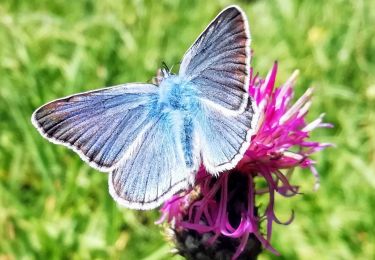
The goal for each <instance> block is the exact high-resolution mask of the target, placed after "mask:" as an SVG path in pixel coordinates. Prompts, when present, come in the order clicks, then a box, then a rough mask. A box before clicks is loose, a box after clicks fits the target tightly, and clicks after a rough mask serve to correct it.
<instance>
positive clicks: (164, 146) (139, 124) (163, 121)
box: [32, 6, 258, 209]
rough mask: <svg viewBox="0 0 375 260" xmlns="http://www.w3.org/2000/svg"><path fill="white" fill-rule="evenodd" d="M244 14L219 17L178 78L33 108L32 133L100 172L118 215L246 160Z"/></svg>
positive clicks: (252, 114) (252, 109)
mask: <svg viewBox="0 0 375 260" xmlns="http://www.w3.org/2000/svg"><path fill="white" fill-rule="evenodd" d="M249 44H250V36H249V31H248V26H247V20H246V17H245V15H244V13H243V12H242V11H241V9H239V8H238V7H236V6H231V7H228V8H227V9H225V10H223V11H222V12H221V13H220V14H219V15H218V16H217V17H216V18H215V19H214V20H213V21H212V22H211V24H210V25H209V26H208V27H207V28H206V30H205V31H204V32H203V33H202V34H201V35H200V36H199V37H198V39H197V40H196V41H195V43H194V44H193V45H192V46H191V47H190V48H189V50H188V51H187V52H186V53H185V55H184V57H183V59H182V62H181V65H180V69H179V73H178V74H177V75H176V74H172V73H170V72H169V71H167V70H166V69H161V70H160V71H161V72H162V73H161V75H159V76H158V77H157V80H156V81H155V84H147V83H129V84H123V85H119V86H114V87H109V88H104V89H99V90H95V91H89V92H85V93H80V94H76V95H72V96H69V97H66V98H62V99H58V100H55V101H52V102H50V103H48V104H46V105H44V106H42V107H40V108H38V109H37V110H36V111H35V112H34V113H33V115H32V123H33V124H34V126H35V127H36V128H37V129H38V131H39V132H40V133H41V134H42V135H43V136H44V137H45V138H47V139H48V140H50V141H51V142H53V143H57V144H61V145H64V146H67V147H69V148H70V149H72V150H73V151H75V152H76V153H78V154H79V156H80V157H81V158H82V159H83V160H84V161H86V162H87V163H89V164H90V166H92V167H94V168H95V169H98V170H100V171H104V172H109V179H108V183H109V191H110V194H111V195H112V197H113V198H114V199H115V200H116V201H117V202H118V203H119V204H121V205H123V206H126V207H129V208H136V209H151V208H155V207H157V206H158V205H160V204H161V203H162V202H163V201H165V200H166V199H168V198H169V197H171V196H172V195H173V194H174V193H176V192H178V191H179V190H182V189H187V188H188V187H189V186H191V185H193V184H194V178H195V174H196V172H197V171H198V169H199V167H200V166H201V164H203V165H204V167H205V168H206V169H207V171H208V172H209V173H211V174H220V173H221V172H222V171H225V170H228V169H232V168H234V167H235V165H236V164H237V163H238V162H239V160H240V159H241V158H242V156H243V154H244V152H245V150H246V148H247V146H248V145H249V143H250V137H251V135H252V133H253V131H254V129H255V126H256V123H257V117H258V113H257V108H256V105H255V103H254V101H253V99H252V98H251V97H249V95H248V93H247V90H246V86H247V84H248V82H247V81H248V75H247V74H248V70H249V62H250V51H249Z"/></svg>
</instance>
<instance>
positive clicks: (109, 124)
mask: <svg viewBox="0 0 375 260" xmlns="http://www.w3.org/2000/svg"><path fill="white" fill-rule="evenodd" d="M156 102H157V87H156V86H154V85H152V84H125V85H122V86H118V87H112V88H107V89H102V90H97V91H92V92H87V93H82V94H77V95H73V96H70V97H67V98H62V99H59V100H56V101H52V102H50V103H48V104H46V105H44V106H42V107H40V108H39V109H37V110H36V111H35V112H34V114H33V117H32V121H33V123H34V125H35V126H36V127H37V128H38V130H39V131H40V132H41V134H42V135H44V136H45V137H46V138H47V139H49V140H50V141H52V142H55V143H58V144H62V145H66V146H68V147H69V148H71V149H73V150H74V151H75V152H77V153H78V154H79V155H80V156H81V158H82V159H84V160H85V161H87V162H88V163H89V164H90V165H91V166H93V167H95V168H97V169H99V170H103V171H109V170H110V169H111V168H113V167H114V165H116V164H117V163H118V162H119V161H120V160H121V159H123V157H124V156H125V154H126V152H127V151H128V150H129V149H131V148H132V145H133V143H134V142H135V141H136V140H137V138H140V137H141V134H142V133H144V132H145V131H147V128H148V127H149V122H148V118H149V116H150V113H152V109H153V106H154V105H155V103H156Z"/></svg>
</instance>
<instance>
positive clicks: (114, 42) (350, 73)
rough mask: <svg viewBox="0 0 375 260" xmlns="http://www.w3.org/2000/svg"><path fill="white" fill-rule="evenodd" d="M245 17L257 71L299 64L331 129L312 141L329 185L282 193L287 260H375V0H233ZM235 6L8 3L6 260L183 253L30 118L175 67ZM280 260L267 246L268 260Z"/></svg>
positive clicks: (0, 189)
mask: <svg viewBox="0 0 375 260" xmlns="http://www.w3.org/2000/svg"><path fill="white" fill-rule="evenodd" d="M234 2H237V3H238V4H239V5H241V7H243V8H244V10H245V11H246V13H247V14H248V16H249V21H250V27H251V31H252V38H253V42H252V48H253V49H254V51H255V57H254V59H253V62H252V63H253V66H254V67H255V69H256V70H257V71H259V72H260V73H261V74H263V75H264V74H266V72H267V70H268V69H269V68H270V67H271V66H272V63H273V61H274V60H278V61H279V65H280V66H279V68H280V70H279V75H278V82H279V83H282V82H283V81H284V80H286V79H287V77H288V75H289V74H290V73H291V72H292V71H293V70H294V69H297V68H298V69H300V71H301V75H300V78H299V81H298V84H297V87H296V91H297V94H301V93H302V92H303V91H304V90H305V89H306V88H307V87H309V86H314V87H315V89H316V92H315V97H314V104H313V107H312V111H311V114H310V115H309V119H313V118H314V117H316V116H317V115H319V114H320V113H322V112H326V115H327V116H326V120H327V121H329V122H332V123H334V124H335V128H334V129H327V130H325V129H322V130H318V131H317V132H316V133H315V134H314V136H313V137H314V139H315V140H320V141H326V142H333V143H335V144H336V145H337V147H336V148H331V149H328V150H326V151H324V152H322V153H320V154H318V155H316V156H315V159H316V160H317V162H318V170H319V172H320V174H321V189H320V190H319V191H318V192H317V193H315V192H312V186H313V178H312V177H311V175H310V174H309V173H308V172H307V171H300V172H298V173H297V174H296V175H294V176H293V181H294V182H295V183H298V184H301V186H302V191H303V192H304V193H305V194H304V195H302V196H298V197H294V198H292V199H282V198H278V201H277V212H279V215H280V216H281V217H283V218H284V219H285V218H287V217H288V214H289V213H290V210H291V209H294V210H295V213H296V219H295V221H294V222H293V223H292V224H291V225H289V226H275V228H274V236H273V238H272V243H273V245H274V247H275V248H277V249H278V250H279V251H280V252H281V254H282V256H281V257H280V258H278V259H317V258H318V259H374V258H375V232H374V230H375V214H374V213H373V207H374V205H375V105H374V104H375V38H374V35H375V27H374V24H375V11H374V10H375V2H374V1H371V0H367V1H364V0H363V1H361V0H351V1H349V0H348V1H342V0H332V1H324V0H317V1H291V0H288V1H284V0H283V1H281V0H280V1H262V0H259V1H245V0H243V1H234ZM230 3H232V2H231V1H227V0H221V1H213V0H212V1H198V0H194V1H187V0H186V1H182V0H180V1H178V0H177V1H174V0H165V1H151V0H134V1H130V0H127V1H126V0H124V1H119V0H108V1H97V2H94V1H88V0H87V1H49V0H40V1H21V0H20V1H15V0H3V1H1V3H0V149H1V150H0V238H1V239H0V259H43V258H46V259H60V258H64V259H82V258H83V259H91V258H95V259H108V258H111V259H119V258H121V259H143V258H147V259H149V260H151V259H165V258H171V259H177V258H176V257H172V256H170V254H169V253H168V250H169V247H168V246H167V245H166V243H165V242H164V239H163V234H162V232H161V228H160V227H157V226H155V225H154V224H153V222H154V221H155V220H156V219H157V217H158V212H157V211H154V212H139V211H132V210H127V209H122V208H118V207H117V206H116V204H115V203H114V202H113V201H112V199H111V198H110V196H109V194H108V191H107V178H106V176H105V175H103V174H101V173H98V172H96V171H95V170H92V169H91V168H90V167H89V166H87V165H86V164H84V163H83V162H82V161H80V160H79V158H78V156H77V155H75V154H74V153H73V152H71V151H68V150H67V149H66V148H64V147H61V146H56V145H52V144H50V143H48V142H46V141H45V140H44V139H43V138H41V136H40V135H39V134H38V133H37V131H36V130H35V129H34V128H33V127H32V125H31V123H30V116H31V113H32V112H33V110H34V109H35V108H37V107H38V106H40V105H41V104H43V103H45V102H47V101H50V100H52V99H55V98H58V97H63V96H66V95H69V94H72V93H76V92H80V91H85V90H91V89H95V88H98V87H101V86H110V85H114V84H119V83H124V82H134V81H148V80H150V79H151V78H152V77H153V76H154V74H155V71H156V69H157V68H158V67H159V66H160V64H161V62H162V61H165V62H166V63H167V64H169V65H171V64H177V63H178V62H179V60H180V58H181V57H182V55H183V53H184V51H185V50H186V49H187V48H188V47H189V46H190V44H191V43H192V42H193V41H194V39H195V38H196V36H197V35H198V34H199V33H200V32H201V31H202V30H203V28H205V26H206V25H207V23H208V22H209V21H210V19H211V18H213V17H214V16H215V15H216V14H217V12H218V11H219V10H220V9H221V8H223V7H225V6H226V5H227V4H230ZM272 258H275V257H274V256H273V255H272V254H270V253H267V252H265V253H264V254H263V255H262V257H261V259H272Z"/></svg>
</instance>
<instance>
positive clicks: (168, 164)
mask: <svg viewBox="0 0 375 260" xmlns="http://www.w3.org/2000/svg"><path fill="white" fill-rule="evenodd" d="M180 119H181V118H179V117H177V120H176V119H174V118H173V117H171V115H170V114H161V115H160V116H158V117H155V118H153V119H152V126H151V127H150V128H149V130H148V131H147V132H146V133H145V134H144V136H143V139H142V142H141V143H140V144H139V146H137V148H136V149H135V150H134V152H133V153H132V155H131V156H130V157H129V158H128V159H127V160H123V161H122V162H121V163H120V164H119V166H118V168H116V169H115V170H114V171H113V172H112V173H111V175H110V176H109V180H108V181H109V187H110V188H109V189H110V193H111V195H112V197H113V198H114V199H115V200H116V201H117V202H118V203H120V204H121V205H124V206H126V207H129V208H136V209H150V208H155V207H157V206H159V205H160V204H161V203H162V202H163V201H164V200H166V199H167V198H169V197H171V196H172V195H173V194H174V193H176V192H178V191H179V190H181V189H183V188H185V189H186V188H187V187H188V185H189V184H192V183H193V179H194V176H195V171H196V170H197V169H198V166H199V164H198V162H196V161H195V163H194V165H191V166H190V167H189V166H188V165H187V160H186V158H185V154H184V151H183V150H184V148H183V145H182V142H181V132H180V130H181V129H182V128H180V127H176V125H179V122H176V121H181V120H180Z"/></svg>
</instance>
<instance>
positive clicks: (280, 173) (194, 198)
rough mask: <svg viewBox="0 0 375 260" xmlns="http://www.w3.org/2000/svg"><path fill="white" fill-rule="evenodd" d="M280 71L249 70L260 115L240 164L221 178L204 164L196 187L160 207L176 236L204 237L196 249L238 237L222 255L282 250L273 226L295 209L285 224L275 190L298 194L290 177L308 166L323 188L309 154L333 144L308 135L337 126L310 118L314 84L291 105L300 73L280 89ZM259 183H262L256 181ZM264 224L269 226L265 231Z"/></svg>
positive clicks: (233, 257) (182, 252)
mask: <svg viewBox="0 0 375 260" xmlns="http://www.w3.org/2000/svg"><path fill="white" fill-rule="evenodd" d="M276 74H277V63H275V64H274V66H273V68H272V69H271V70H270V72H269V73H268V75H267V77H266V78H265V79H262V78H259V77H258V75H254V73H253V69H250V82H249V95H251V96H252V97H253V98H254V99H255V101H256V103H257V104H258V107H259V110H260V118H259V123H258V129H257V130H256V134H254V135H253V136H252V141H251V144H250V146H249V147H248V149H247V151H246V152H245V154H244V157H243V158H242V160H241V161H240V162H239V163H238V165H237V166H236V167H235V168H234V169H232V170H230V171H227V172H224V173H221V174H220V175H219V177H215V176H212V175H210V174H209V173H207V172H206V171H205V169H204V168H203V167H202V168H201V169H200V170H199V172H198V174H197V177H196V183H195V187H194V188H192V189H191V190H189V191H185V192H182V193H180V194H176V195H174V196H173V197H172V198H171V199H170V200H168V201H167V202H166V203H165V204H164V205H163V207H162V208H161V211H162V216H161V218H160V220H159V222H158V223H162V222H167V223H169V224H170V225H171V228H172V229H173V231H174V233H175V237H176V238H175V239H177V240H178V239H179V238H180V239H185V240H186V239H187V238H186V237H187V236H188V235H187V234H189V233H194V234H195V235H194V236H193V237H194V238H195V239H198V237H199V241H196V244H195V245H194V246H192V247H193V249H195V250H198V251H199V250H200V251H202V250H203V251H204V250H208V251H209V250H210V249H209V248H210V247H212V248H216V249H215V250H214V251H213V252H211V253H207V254H208V255H209V254H211V257H212V254H218V253H219V251H223V250H220V249H221V248H225V247H226V246H225V245H223V244H224V243H228V239H231V240H233V243H231V244H232V245H230V246H229V247H233V244H234V245H235V246H234V250H232V251H233V252H230V250H229V251H228V250H227V248H226V251H225V252H226V253H223V254H226V256H228V254H231V257H232V259H237V258H239V257H240V256H241V255H246V254H247V255H249V254H251V251H254V250H257V245H256V242H258V244H259V246H258V247H259V248H260V243H261V245H263V247H264V248H266V249H268V250H270V251H271V252H273V253H275V254H278V252H277V251H276V250H275V249H274V248H273V247H272V246H271V244H270V240H271V235H272V224H273V223H274V222H276V223H279V224H289V223H290V222H291V221H292V220H293V213H292V216H291V217H290V220H288V221H287V222H284V223H282V222H281V221H280V220H279V219H278V218H277V217H276V215H275V212H274V204H275V200H274V198H275V193H278V194H280V195H282V196H284V197H289V196H293V195H295V194H297V193H298V186H294V185H291V184H290V182H289V176H290V174H291V173H292V171H293V170H294V169H295V168H296V167H300V168H308V169H309V170H310V171H311V172H312V174H313V175H314V176H315V178H316V185H315V188H318V185H319V178H318V173H317V171H316V169H315V167H314V165H315V162H314V161H313V160H312V159H311V158H310V155H311V154H313V153H315V152H318V151H320V150H322V149H324V148H326V147H327V146H330V144H327V143H319V142H313V141H310V140H309V133H310V132H311V131H312V130H314V129H315V128H318V127H331V126H332V125H330V124H327V123H323V115H321V116H320V117H318V118H317V119H315V120H313V121H312V122H310V123H307V122H306V120H305V116H306V115H307V113H308V111H309V108H310V106H311V104H312V102H311V96H312V93H313V89H311V88H309V89H307V91H306V92H305V93H304V94H303V95H302V96H301V97H300V98H299V99H298V100H297V101H296V102H295V103H294V104H293V105H291V100H292V98H293V94H294V90H293V86H294V83H295V79H296V77H297V75H298V72H295V73H293V74H292V76H291V77H290V78H289V79H288V80H287V82H286V83H285V84H283V85H282V86H280V87H278V88H276V87H275V79H276ZM262 181H263V182H262ZM259 182H260V183H263V186H261V185H256V183H259ZM258 186H261V187H258ZM264 194H266V195H267V194H268V203H267V205H266V206H265V207H262V209H263V210H262V212H260V209H261V208H260V207H258V206H257V198H260V197H261V196H262V195H264ZM261 227H264V229H263V230H262V231H261ZM184 234H185V235H184ZM250 238H251V239H250ZM193 240H194V239H193ZM251 241H252V243H250V242H251ZM254 241H255V242H254ZM259 241H260V243H259ZM176 242H177V243H180V246H177V248H178V250H179V251H180V253H181V254H183V255H184V254H185V255H187V254H188V252H186V251H187V250H188V249H186V248H185V249H183V247H186V241H185V242H183V243H181V241H176ZM218 243H220V249H219V250H218V247H217V244H218ZM254 243H255V244H254ZM198 247H199V248H198ZM202 247H203V248H204V249H202ZM259 248H258V253H259V252H260V249H259ZM228 252H229V253H228ZM201 253H204V252H201ZM193 258H194V257H193Z"/></svg>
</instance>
